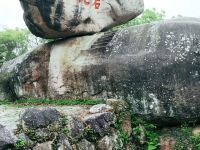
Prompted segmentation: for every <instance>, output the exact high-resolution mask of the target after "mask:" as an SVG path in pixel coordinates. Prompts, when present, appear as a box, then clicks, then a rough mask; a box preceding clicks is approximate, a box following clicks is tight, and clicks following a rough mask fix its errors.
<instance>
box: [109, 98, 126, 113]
mask: <svg viewBox="0 0 200 150" xmlns="http://www.w3.org/2000/svg"><path fill="white" fill-rule="evenodd" d="M106 104H107V105H110V106H112V107H113V110H114V112H116V113H120V112H122V111H126V110H128V108H129V105H128V103H127V102H125V101H124V100H120V99H107V100H106Z"/></svg>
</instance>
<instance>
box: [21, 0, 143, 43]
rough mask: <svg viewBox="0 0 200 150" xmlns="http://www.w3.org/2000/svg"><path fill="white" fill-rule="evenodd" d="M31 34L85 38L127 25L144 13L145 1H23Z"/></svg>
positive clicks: (48, 36) (54, 37)
mask: <svg viewBox="0 0 200 150" xmlns="http://www.w3.org/2000/svg"><path fill="white" fill-rule="evenodd" d="M20 2H21V4H22V7H23V9H24V20H25V23H26V25H27V26H28V28H29V29H30V31H31V32H32V33H33V34H35V35H36V36H39V37H42V38H52V39H56V38H65V37H69V36H74V35H86V34H92V33H96V32H100V31H102V30H106V29H109V28H112V27H113V26H116V25H119V24H122V23H125V22H127V21H129V20H131V19H133V18H135V17H137V16H138V15H140V14H141V13H142V12H143V9H144V4H143V0H48V1H47V0H20Z"/></svg>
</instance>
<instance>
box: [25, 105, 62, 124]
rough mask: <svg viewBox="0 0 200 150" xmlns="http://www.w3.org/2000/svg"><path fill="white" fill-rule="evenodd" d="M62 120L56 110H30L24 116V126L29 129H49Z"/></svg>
mask: <svg viewBox="0 0 200 150" xmlns="http://www.w3.org/2000/svg"><path fill="white" fill-rule="evenodd" d="M59 118H60V113H59V112H58V111H57V110H56V109H51V108H46V109H42V110H40V109H35V108H28V109H26V111H25V112H24V114H23V116H22V121H23V124H24V125H25V126H26V127H29V128H39V127H40V128H41V127H47V126H48V125H49V124H52V123H54V122H56V121H58V119H59Z"/></svg>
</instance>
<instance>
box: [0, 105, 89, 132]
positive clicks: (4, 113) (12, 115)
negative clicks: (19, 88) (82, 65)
mask: <svg viewBox="0 0 200 150" xmlns="http://www.w3.org/2000/svg"><path fill="white" fill-rule="evenodd" d="M47 107H49V108H55V109H57V110H58V111H60V112H62V113H64V114H66V115H80V114H84V113H86V112H87V110H88V108H89V107H91V106H46V105H45V106H32V107H28V106H27V107H22V106H21V107H20V106H14V105H13V106H12V105H0V124H2V125H4V126H6V127H7V128H8V129H10V130H13V129H16V125H17V124H19V117H20V116H21V115H22V114H23V113H24V112H25V110H26V109H27V108H36V109H44V108H47Z"/></svg>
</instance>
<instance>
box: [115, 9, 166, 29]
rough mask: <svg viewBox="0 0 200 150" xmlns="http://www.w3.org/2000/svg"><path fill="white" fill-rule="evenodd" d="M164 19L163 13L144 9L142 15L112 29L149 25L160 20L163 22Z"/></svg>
mask: <svg viewBox="0 0 200 150" xmlns="http://www.w3.org/2000/svg"><path fill="white" fill-rule="evenodd" d="M164 18H165V12H164V11H160V12H158V11H157V10H156V9H146V10H145V11H144V12H143V14H142V15H140V16H138V17H137V18H135V19H133V20H131V21H129V22H127V23H126V24H123V25H120V26H118V27H116V28H114V29H121V28H125V27H129V26H134V25H140V24H145V23H150V22H154V21H160V20H163V19H164Z"/></svg>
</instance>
